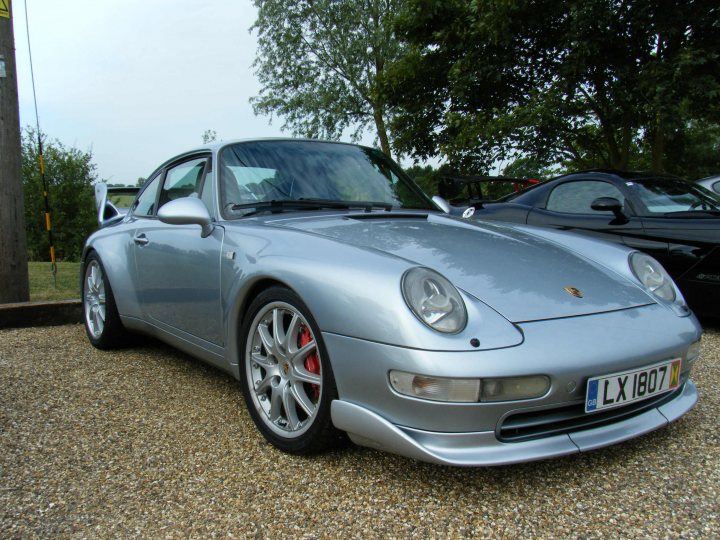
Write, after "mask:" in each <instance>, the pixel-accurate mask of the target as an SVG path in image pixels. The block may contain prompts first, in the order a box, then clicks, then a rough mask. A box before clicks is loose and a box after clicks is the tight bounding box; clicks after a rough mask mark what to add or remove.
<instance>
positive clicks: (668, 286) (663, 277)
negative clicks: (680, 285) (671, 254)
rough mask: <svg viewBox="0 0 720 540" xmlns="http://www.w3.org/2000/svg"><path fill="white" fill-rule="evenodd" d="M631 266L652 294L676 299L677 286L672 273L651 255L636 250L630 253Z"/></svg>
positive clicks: (670, 299)
mask: <svg viewBox="0 0 720 540" xmlns="http://www.w3.org/2000/svg"><path fill="white" fill-rule="evenodd" d="M630 268H631V269H632V271H633V273H634V274H635V277H637V278H638V280H639V281H640V283H642V284H643V286H644V287H645V288H646V289H647V290H648V291H650V292H651V293H652V294H654V295H655V296H657V297H658V298H660V299H661V300H665V301H666V302H674V301H675V287H674V286H673V281H672V278H671V277H670V275H669V274H668V273H667V272H666V271H665V269H664V268H663V267H662V265H661V264H660V263H659V262H657V261H656V260H655V259H653V258H652V257H651V256H650V255H645V254H644V253H639V252H637V251H636V252H635V253H633V254H631V255H630Z"/></svg>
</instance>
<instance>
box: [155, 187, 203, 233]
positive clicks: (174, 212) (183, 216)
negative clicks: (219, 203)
mask: <svg viewBox="0 0 720 540" xmlns="http://www.w3.org/2000/svg"><path fill="white" fill-rule="evenodd" d="M157 215H158V218H159V219H160V221H162V222H163V223H169V224H170V225H200V227H202V231H201V233H200V236H202V237H203V238H206V237H208V236H210V233H212V232H213V229H214V228H215V227H214V226H213V224H212V218H211V217H210V213H209V212H208V210H207V208H206V207H205V203H203V202H202V201H201V200H200V199H196V198H195V197H183V198H181V199H175V200H174V201H170V202H168V203H166V204H164V205H163V206H162V207H161V208H160V210H158V214H157Z"/></svg>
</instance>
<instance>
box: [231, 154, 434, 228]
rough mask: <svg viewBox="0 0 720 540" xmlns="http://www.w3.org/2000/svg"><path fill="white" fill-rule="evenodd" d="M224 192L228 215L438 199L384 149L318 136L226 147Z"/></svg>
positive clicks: (419, 205) (414, 204)
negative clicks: (416, 182) (411, 176)
mask: <svg viewBox="0 0 720 540" xmlns="http://www.w3.org/2000/svg"><path fill="white" fill-rule="evenodd" d="M219 177H220V186H221V187H220V193H221V203H222V207H223V214H224V216H225V217H226V218H230V219H232V218H237V217H243V216H245V215H248V214H252V213H256V211H257V210H258V209H259V208H271V209H272V210H273V211H275V210H279V209H280V208H293V209H295V208H294V205H293V204H292V201H298V202H299V203H298V204H297V205H295V206H297V208H306V209H307V208H313V205H315V206H314V207H316V208H321V207H327V208H341V207H343V206H346V207H348V208H352V207H365V208H380V209H389V208H413V209H422V210H435V207H434V205H433V203H432V202H431V201H430V200H429V199H428V198H427V196H426V195H425V194H423V192H422V191H421V190H420V188H418V187H417V186H416V185H415V184H414V183H413V181H412V180H410V178H408V177H407V176H406V175H405V174H404V173H403V172H402V170H401V169H400V167H398V166H397V165H396V164H395V163H394V162H392V161H391V160H390V159H388V158H387V157H386V156H385V155H384V154H383V153H382V152H380V151H379V150H374V149H370V148H363V147H359V146H353V145H348V144H338V143H330V142H313V141H256V142H247V143H238V144H234V145H232V146H228V147H227V148H224V149H223V150H222V152H221V154H220V168H219Z"/></svg>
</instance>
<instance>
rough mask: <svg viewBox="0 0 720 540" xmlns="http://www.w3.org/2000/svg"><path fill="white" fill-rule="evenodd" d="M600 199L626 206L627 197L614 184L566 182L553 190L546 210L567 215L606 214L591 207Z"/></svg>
mask: <svg viewBox="0 0 720 540" xmlns="http://www.w3.org/2000/svg"><path fill="white" fill-rule="evenodd" d="M598 197H612V198H613V199H617V200H618V201H620V204H622V205H623V206H625V197H623V194H622V192H621V191H620V190H619V189H618V188H616V187H615V186H613V185H612V184H610V183H608V182H599V181H596V180H581V181H579V182H566V183H564V184H560V185H559V186H558V187H556V188H555V189H553V190H552V192H551V193H550V197H548V201H547V206H546V208H547V210H551V211H553V212H564V213H567V214H601V213H605V212H597V211H596V210H593V209H592V208H591V207H590V205H592V202H593V201H594V200H595V199H597V198H598ZM607 213H610V212H607Z"/></svg>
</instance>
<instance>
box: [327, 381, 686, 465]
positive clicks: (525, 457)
mask: <svg viewBox="0 0 720 540" xmlns="http://www.w3.org/2000/svg"><path fill="white" fill-rule="evenodd" d="M697 400H698V393H697V388H696V387H695V384H693V382H692V381H691V380H688V381H687V382H686V383H685V387H684V389H683V391H682V393H681V394H679V395H678V397H676V398H675V399H673V400H672V401H670V402H668V403H665V404H664V405H662V406H660V407H656V408H652V409H649V410H647V411H645V412H643V413H640V414H638V415H637V416H633V417H631V418H628V419H625V420H622V421H619V422H615V423H612V424H609V425H606V426H602V427H597V428H592V429H587V430H582V431H576V432H571V433H567V434H561V435H554V436H550V437H545V438H541V439H533V440H529V441H523V442H515V443H504V442H500V441H498V440H497V438H496V436H495V432H494V431H482V432H473V433H437V432H430V431H423V430H417V429H412V428H407V427H400V426H396V425H394V424H392V423H391V422H388V421H387V420H385V419H384V418H383V417H382V416H380V415H378V414H376V413H374V412H372V411H370V410H368V409H366V408H364V407H362V406H359V405H356V404H354V403H350V402H347V401H342V400H335V401H333V402H332V406H331V414H332V421H333V424H334V425H335V427H336V428H338V429H341V430H343V431H346V432H347V433H348V435H349V436H350V439H351V440H352V441H353V442H355V443H356V444H359V445H361V446H368V447H371V448H376V449H378V450H383V451H387V452H392V453H394V454H400V455H403V456H406V457H410V458H413V459H418V460H421V461H427V462H430V463H437V464H442V465H455V466H465V467H472V466H491V465H509V464H512V463H523V462H527V461H534V460H539V459H547V458H553V457H559V456H565V455H569V454H577V453H579V452H587V451H590V450H595V449H597V448H602V447H604V446H609V445H612V444H616V443H619V442H622V441H625V440H628V439H632V438H634V437H638V436H640V435H643V434H645V433H648V432H650V431H654V430H656V429H659V428H661V427H665V426H667V425H668V424H669V423H670V422H673V421H675V420H677V419H678V418H680V417H681V416H683V415H684V414H685V413H687V412H688V411H689V410H690V409H692V408H693V407H694V406H695V404H696V403H697Z"/></svg>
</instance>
